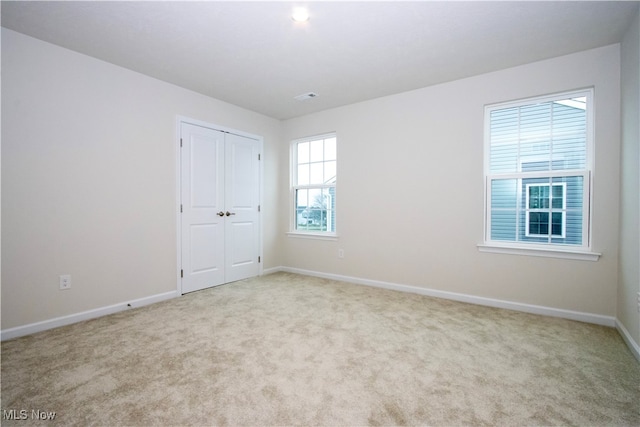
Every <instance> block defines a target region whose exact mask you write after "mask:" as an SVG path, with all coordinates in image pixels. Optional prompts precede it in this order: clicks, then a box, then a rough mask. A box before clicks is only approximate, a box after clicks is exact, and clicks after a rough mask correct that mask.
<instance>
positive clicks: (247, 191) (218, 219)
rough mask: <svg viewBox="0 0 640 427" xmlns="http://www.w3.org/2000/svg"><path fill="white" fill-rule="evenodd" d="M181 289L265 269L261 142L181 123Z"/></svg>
mask: <svg viewBox="0 0 640 427" xmlns="http://www.w3.org/2000/svg"><path fill="white" fill-rule="evenodd" d="M180 131H181V144H182V147H181V162H180V163H181V172H180V176H181V184H180V185H181V188H180V191H181V205H182V206H181V209H182V213H181V215H182V218H181V230H180V232H181V251H182V252H181V260H182V265H181V270H182V281H181V282H182V283H181V291H182V293H183V294H184V293H187V292H193V291H197V290H200V289H204V288H208V287H211V286H216V285H220V284H223V283H228V282H233V281H236V280H240V279H244V278H247V277H252V276H257V275H258V274H259V272H260V268H259V258H258V257H259V255H260V247H259V244H260V217H259V199H260V173H259V171H260V165H259V157H258V156H259V144H258V143H257V141H256V140H253V139H251V138H246V137H242V136H238V135H233V134H229V133H225V132H221V131H217V130H214V129H209V128H206V127H203V126H197V125H193V124H188V123H182V124H181V128H180Z"/></svg>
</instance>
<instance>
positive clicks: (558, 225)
mask: <svg viewBox="0 0 640 427" xmlns="http://www.w3.org/2000/svg"><path fill="white" fill-rule="evenodd" d="M562 216H563V214H562V212H554V213H552V214H551V223H552V224H551V234H553V235H554V236H562Z"/></svg>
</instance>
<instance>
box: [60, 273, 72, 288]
mask: <svg viewBox="0 0 640 427" xmlns="http://www.w3.org/2000/svg"><path fill="white" fill-rule="evenodd" d="M66 289H71V275H70V274H63V275H61V276H60V290H66Z"/></svg>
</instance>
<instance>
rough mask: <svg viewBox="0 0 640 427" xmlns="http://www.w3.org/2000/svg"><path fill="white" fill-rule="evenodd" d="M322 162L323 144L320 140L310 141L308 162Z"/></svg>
mask: <svg viewBox="0 0 640 427" xmlns="http://www.w3.org/2000/svg"><path fill="white" fill-rule="evenodd" d="M322 160H324V144H323V141H322V140H319V141H311V142H310V147H309V161H311V162H321V161H322Z"/></svg>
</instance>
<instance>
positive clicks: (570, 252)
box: [478, 88, 600, 261]
mask: <svg viewBox="0 0 640 427" xmlns="http://www.w3.org/2000/svg"><path fill="white" fill-rule="evenodd" d="M577 97H586V105H587V108H586V153H585V164H584V169H566V170H554V169H551V170H547V171H535V172H529V171H524V172H523V171H522V168H520V169H521V170H520V171H518V172H491V169H490V166H491V164H490V160H491V113H492V112H493V111H495V110H502V109H508V108H515V107H523V106H527V105H535V104H541V103H546V102H557V101H561V100H564V99H568V98H577ZM483 150H484V165H483V174H484V222H483V225H484V242H483V243H482V244H478V249H479V250H480V251H482V252H497V253H509V254H518V255H533V256H544V257H556V258H568V259H578V260H589V261H597V260H598V259H599V257H600V254H599V253H595V252H592V248H591V238H592V218H591V212H592V194H593V182H592V179H593V165H594V161H593V158H594V89H593V88H583V89H578V90H573V91H567V92H558V93H554V94H550V95H545V96H538V97H530V98H523V99H519V100H515V101H509V102H501V103H495V104H488V105H485V107H484V145H483ZM551 160H552V159H550V161H551ZM520 162H521V160H520ZM578 176H581V177H582V184H583V196H582V244H579V245H574V244H558V243H552V242H549V243H545V242H527V241H521V240H515V241H508V240H492V238H491V230H492V228H491V208H492V203H491V189H492V181H493V180H499V179H500V180H503V179H515V180H518V182H519V184H518V185H522V181H523V180H524V179H528V178H549V183H548V184H544V183H541V185H549V186H551V185H552V184H554V183H553V178H556V177H578ZM525 185H527V188H528V184H525ZM532 185H535V184H532ZM551 188H552V187H550V190H551ZM563 195H564V199H563V207H566V204H567V200H566V186H565V188H564V193H563ZM523 196H525V195H520V196H519V197H523ZM525 197H526V201H525V203H526V205H525V208H526V210H525V212H526V215H522V216H526V218H521V219H518V221H522V220H525V221H526V222H525V227H526V232H525V233H526V235H528V234H529V233H528V232H529V209H528V199H529V195H528V190H527V194H526V196H525ZM519 200H522V199H519ZM518 203H520V202H518ZM562 211H563V236H565V227H566V211H565V209H563V210H562ZM551 212H552V210H551V209H550V210H549V213H550V222H551ZM523 214H524V212H523ZM517 226H518V225H517ZM550 226H551V224H550ZM531 237H537V236H531ZM550 240H551V238H550Z"/></svg>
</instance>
